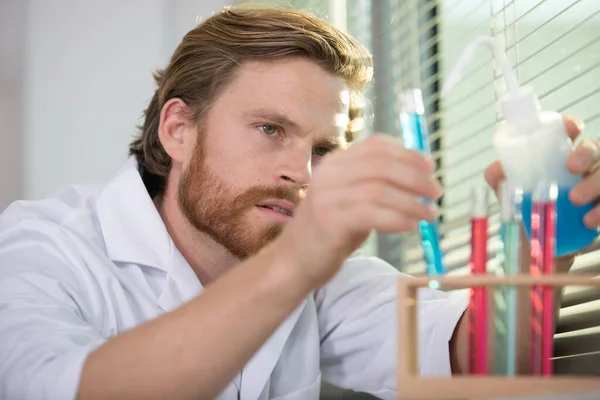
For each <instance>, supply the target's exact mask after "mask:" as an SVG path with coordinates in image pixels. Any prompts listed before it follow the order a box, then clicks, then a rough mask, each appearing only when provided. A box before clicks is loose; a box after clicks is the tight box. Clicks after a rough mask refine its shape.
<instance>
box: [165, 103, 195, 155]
mask: <svg viewBox="0 0 600 400" xmlns="http://www.w3.org/2000/svg"><path fill="white" fill-rule="evenodd" d="M189 111H190V110H189V107H188V106H187V104H185V102H184V101H183V100H181V99H177V98H174V99H170V100H169V101H167V102H166V103H165V105H164V106H163V108H162V110H161V111H160V123H159V125H158V138H159V139H160V142H161V143H162V145H163V147H164V149H165V151H166V152H167V154H168V155H169V156H170V157H171V159H172V160H173V161H174V162H179V163H181V162H183V158H184V154H185V150H184V136H185V133H186V131H187V129H186V127H187V126H188V125H189Z"/></svg>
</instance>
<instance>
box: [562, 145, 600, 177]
mask: <svg viewBox="0 0 600 400" xmlns="http://www.w3.org/2000/svg"><path fill="white" fill-rule="evenodd" d="M598 162H600V144H599V143H598V141H596V140H591V139H585V140H583V141H582V142H581V144H580V145H579V146H577V148H576V149H575V150H574V151H573V152H572V153H571V155H570V156H569V158H568V160H567V168H568V169H569V172H571V173H572V174H576V175H583V174H584V173H588V172H590V170H591V169H592V167H594V166H595V164H596V163H598Z"/></svg>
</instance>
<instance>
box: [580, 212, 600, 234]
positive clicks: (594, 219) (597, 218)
mask: <svg viewBox="0 0 600 400" xmlns="http://www.w3.org/2000/svg"><path fill="white" fill-rule="evenodd" d="M583 223H584V224H585V226H587V227H588V228H590V229H596V228H598V226H599V225H600V206H596V207H594V208H593V209H592V210H590V211H588V212H587V213H586V214H585V216H584V217H583Z"/></svg>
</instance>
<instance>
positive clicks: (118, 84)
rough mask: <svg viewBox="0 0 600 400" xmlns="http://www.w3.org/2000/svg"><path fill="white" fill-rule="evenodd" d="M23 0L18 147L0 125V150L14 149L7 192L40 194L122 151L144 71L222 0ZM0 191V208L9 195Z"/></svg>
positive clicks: (96, 169) (93, 175) (116, 161)
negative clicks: (16, 167)
mask: <svg viewBox="0 0 600 400" xmlns="http://www.w3.org/2000/svg"><path fill="white" fill-rule="evenodd" d="M7 1H9V2H13V0H7ZM18 1H19V0H14V2H13V4H18V3H17V2H18ZM26 3H27V4H26V6H25V7H26V8H25V24H24V25H23V26H22V28H21V29H22V31H23V32H22V34H23V36H24V37H25V38H26V40H25V46H24V48H23V49H22V50H23V53H24V54H23V55H24V68H23V71H24V72H23V102H22V104H21V109H22V110H21V111H22V117H23V118H22V129H21V132H20V134H21V135H22V142H23V148H22V151H21V149H18V148H16V146H15V145H14V143H13V144H10V143H9V142H8V141H7V135H8V132H7V131H6V130H2V131H0V132H2V133H1V135H2V136H0V145H1V146H2V147H3V148H4V149H5V151H6V149H8V146H9V145H10V146H12V147H14V150H15V152H16V153H17V154H19V155H20V156H21V157H20V158H21V160H20V163H21V164H22V167H23V177H22V190H20V192H18V191H17V190H14V189H13V190H12V192H11V193H12V197H15V198H16V197H25V198H39V197H40V196H44V195H45V194H47V193H48V192H50V191H52V190H53V189H55V188H57V187H58V186H60V185H63V184H68V183H74V182H86V181H90V180H92V181H94V180H104V179H107V178H109V177H110V175H111V174H112V173H113V172H114V171H115V170H116V169H118V168H119V167H120V165H121V164H122V163H123V161H124V160H125V158H126V155H127V145H128V143H129V141H130V140H131V139H132V137H133V135H134V134H135V132H136V128H135V126H136V125H137V124H139V123H140V122H141V119H140V118H141V116H142V112H143V109H144V108H145V105H146V103H147V101H148V100H149V99H150V97H151V96H152V93H153V90H154V83H153V81H152V76H151V72H152V71H153V70H154V69H155V68H157V67H163V66H164V65H165V64H166V62H167V61H168V57H169V55H170V54H171V52H172V51H173V50H174V48H175V47H176V46H177V44H178V42H179V40H180V39H181V37H182V36H183V35H184V34H185V32H187V31H188V30H189V29H191V28H192V27H193V26H194V25H195V24H196V17H197V16H200V17H202V16H208V15H210V14H211V13H212V12H214V11H217V10H219V9H221V8H222V7H223V6H225V5H227V4H229V3H231V1H227V0H128V1H121V0H102V1H99V0H53V1H47V0H29V1H28V2H26ZM21 4H23V3H21ZM7 143H8V144H7ZM8 174H9V172H8V171H3V172H0V181H2V182H5V181H8V178H7V175H8ZM0 201H2V202H4V204H2V203H0V210H1V209H3V208H4V206H6V205H7V201H8V199H3V198H2V197H0Z"/></svg>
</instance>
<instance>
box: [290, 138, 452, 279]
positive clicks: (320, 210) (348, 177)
mask: <svg viewBox="0 0 600 400" xmlns="http://www.w3.org/2000/svg"><path fill="white" fill-rule="evenodd" d="M433 170H434V164H433V162H432V161H431V160H427V159H426V158H425V157H424V156H423V155H421V154H419V153H418V152H416V151H412V150H408V149H406V148H405V147H404V146H402V144H401V143H400V142H399V141H397V140H396V139H394V138H393V137H391V136H389V135H383V134H377V135H373V136H371V137H369V138H368V139H366V140H364V141H362V142H360V143H356V144H354V145H353V146H351V147H350V148H349V149H347V150H344V151H337V152H334V153H332V154H331V155H329V156H327V157H326V158H324V159H323V161H322V162H321V164H320V165H319V166H318V168H317V169H316V172H315V175H314V177H313V180H312V183H311V186H310V189H309V190H308V194H307V196H306V198H305V199H304V200H303V201H302V202H301V204H300V205H299V206H298V207H297V208H296V211H295V213H294V218H293V220H292V221H291V222H290V223H289V224H288V226H287V227H286V229H285V230H284V233H283V234H282V237H281V240H282V242H281V243H282V244H283V246H285V247H284V248H285V251H288V252H290V253H291V255H292V256H293V258H294V259H295V260H298V267H299V268H298V269H299V270H300V271H301V273H302V277H303V279H304V278H306V279H308V282H309V284H310V285H311V286H312V287H318V286H320V285H322V284H324V283H325V282H327V281H328V280H329V279H330V278H331V277H332V276H333V275H334V274H335V273H336V272H337V270H338V269H339V268H340V266H341V265H342V263H343V261H344V259H346V258H347V257H348V256H349V255H350V254H351V253H352V252H353V251H355V250H356V249H357V248H358V247H359V246H360V245H361V244H362V243H363V242H364V241H365V239H366V238H367V237H368V235H369V234H370V233H371V232H372V231H373V230H379V231H384V232H406V231H410V230H413V229H415V228H416V227H417V224H418V221H419V220H420V219H425V220H435V218H436V217H437V211H436V210H435V209H434V208H432V207H430V206H428V205H426V204H424V203H423V202H420V201H419V197H425V198H429V199H436V198H438V197H439V196H441V194H442V188H441V186H440V184H439V183H438V182H437V180H435V179H434V178H433V175H432V174H433ZM294 264H296V263H294Z"/></svg>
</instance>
